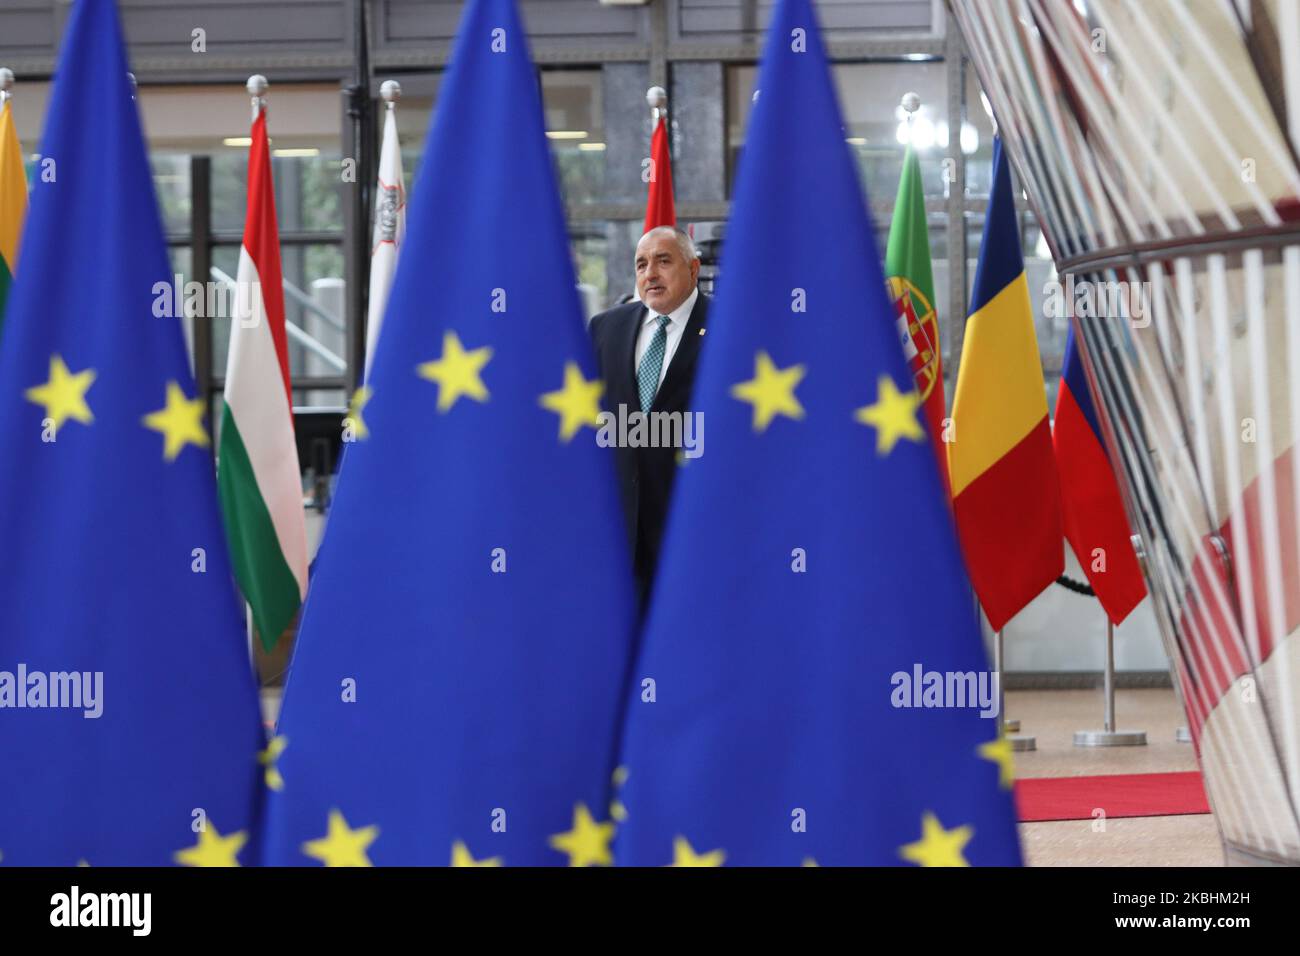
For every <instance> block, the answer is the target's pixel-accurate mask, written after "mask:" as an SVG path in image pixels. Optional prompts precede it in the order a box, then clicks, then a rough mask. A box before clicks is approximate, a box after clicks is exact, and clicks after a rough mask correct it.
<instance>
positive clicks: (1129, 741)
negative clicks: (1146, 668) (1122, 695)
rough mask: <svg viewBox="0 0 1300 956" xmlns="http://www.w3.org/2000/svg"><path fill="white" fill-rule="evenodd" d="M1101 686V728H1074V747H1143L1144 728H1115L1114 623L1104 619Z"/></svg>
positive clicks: (1145, 738) (1145, 736)
mask: <svg viewBox="0 0 1300 956" xmlns="http://www.w3.org/2000/svg"><path fill="white" fill-rule="evenodd" d="M1102 687H1103V693H1104V694H1105V697H1106V704H1105V713H1104V714H1103V717H1102V729H1101V730H1076V731H1075V732H1074V745H1075V746H1076V747H1144V746H1146V742H1147V733H1146V731H1145V730H1116V729H1115V625H1114V624H1113V623H1112V622H1111V620H1110V618H1109V617H1107V619H1106V669H1105V670H1104V671H1103V672H1102Z"/></svg>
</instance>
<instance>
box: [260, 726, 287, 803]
mask: <svg viewBox="0 0 1300 956" xmlns="http://www.w3.org/2000/svg"><path fill="white" fill-rule="evenodd" d="M287 746H289V738H288V737H272V738H271V739H270V740H268V741H267V743H266V749H265V750H259V751H258V752H257V762H258V763H260V764H261V765H262V766H263V767H265V768H266V785H267V787H268V788H270V789H271V790H283V789H284V777H282V776H280V771H279V770H278V769H277V768H276V766H275V762H276V761H277V760H279V759H280V754H282V753H284V748H285V747H287Z"/></svg>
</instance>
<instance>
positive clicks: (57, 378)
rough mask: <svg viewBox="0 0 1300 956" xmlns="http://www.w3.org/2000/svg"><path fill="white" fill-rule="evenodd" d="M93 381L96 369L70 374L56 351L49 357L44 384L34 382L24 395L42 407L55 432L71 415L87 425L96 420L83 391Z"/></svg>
mask: <svg viewBox="0 0 1300 956" xmlns="http://www.w3.org/2000/svg"><path fill="white" fill-rule="evenodd" d="M94 381H95V370H94V369H91V368H88V369H86V370H85V371H84V372H77V373H76V374H73V373H72V372H71V371H70V370H69V369H68V366H66V365H64V364H63V358H62V357H61V356H59V355H57V354H55V355H51V356H50V379H49V381H47V382H46V383H45V384H44V385H34V386H32V387H31V388H29V389H27V391H25V392H23V395H24V396H25V397H26V398H27V400H28V401H29V402H34V403H35V404H37V405H44V406H45V417H46V418H48V419H50V420H51V421H52V422H53V423H54V432H55V434H56V435H57V434H58V431H59V429H60V428H62V427H63V423H64V422H66V421H67V420H68V419H69V418H71V419H72V420H73V421H74V422H81V424H83V425H89V424H90V423H91V422H93V421H94V420H95V416H94V415H92V414H91V413H90V406H89V405H87V404H86V391H87V390H88V389H89V388H90V386H91V385H92V384H93V383H94Z"/></svg>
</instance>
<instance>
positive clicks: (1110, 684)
mask: <svg viewBox="0 0 1300 956" xmlns="http://www.w3.org/2000/svg"><path fill="white" fill-rule="evenodd" d="M1103 679H1104V681H1105V684H1106V715H1105V717H1103V718H1102V722H1103V723H1102V726H1104V727H1105V729H1106V732H1107V733H1111V732H1112V731H1114V729H1115V625H1114V624H1113V623H1112V622H1111V620H1110V619H1109V618H1107V620H1106V674H1105V677H1104V678H1103Z"/></svg>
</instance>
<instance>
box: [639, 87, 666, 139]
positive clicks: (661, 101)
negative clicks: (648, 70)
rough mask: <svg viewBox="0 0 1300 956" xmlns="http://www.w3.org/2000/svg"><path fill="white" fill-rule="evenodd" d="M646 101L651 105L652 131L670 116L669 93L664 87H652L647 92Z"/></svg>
mask: <svg viewBox="0 0 1300 956" xmlns="http://www.w3.org/2000/svg"><path fill="white" fill-rule="evenodd" d="M645 101H646V103H648V104H649V105H650V122H651V129H652V130H653V128H654V125H655V124H657V123H658V122H659V120H660V119H661V118H663V117H666V116H667V115H668V91H667V90H665V89H664V88H663V87H662V86H652V87H650V89H648V90H646V91H645Z"/></svg>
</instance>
